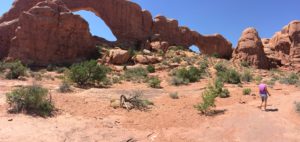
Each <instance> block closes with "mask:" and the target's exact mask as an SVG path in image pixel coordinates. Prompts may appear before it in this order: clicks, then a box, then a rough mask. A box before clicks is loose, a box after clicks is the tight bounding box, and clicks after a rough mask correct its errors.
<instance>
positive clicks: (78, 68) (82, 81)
mask: <svg viewBox="0 0 300 142" xmlns="http://www.w3.org/2000/svg"><path fill="white" fill-rule="evenodd" d="M108 72H109V69H108V68H107V67H106V66H103V65H98V64H97V61H95V60H91V61H85V62H82V63H78V64H73V65H72V66H71V68H70V71H69V74H68V76H69V78H70V79H71V80H72V81H73V82H75V83H76V84H77V85H79V86H83V85H87V84H95V83H101V82H103V81H105V79H106V75H107V73H108Z"/></svg>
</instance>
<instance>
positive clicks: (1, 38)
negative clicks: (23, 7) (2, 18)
mask: <svg viewBox="0 0 300 142" xmlns="http://www.w3.org/2000/svg"><path fill="white" fill-rule="evenodd" d="M17 26H18V19H16V20H13V21H10V22H4V23H2V24H0V33H1V34H0V59H3V58H5V57H7V55H8V52H9V48H10V45H11V39H12V38H13V37H14V36H15V30H16V28H17Z"/></svg>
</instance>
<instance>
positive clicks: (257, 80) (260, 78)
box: [254, 75, 263, 84]
mask: <svg viewBox="0 0 300 142" xmlns="http://www.w3.org/2000/svg"><path fill="white" fill-rule="evenodd" d="M254 80H255V82H256V84H259V83H261V81H262V80H263V78H262V77H261V76H260V75H258V76H255V78H254Z"/></svg>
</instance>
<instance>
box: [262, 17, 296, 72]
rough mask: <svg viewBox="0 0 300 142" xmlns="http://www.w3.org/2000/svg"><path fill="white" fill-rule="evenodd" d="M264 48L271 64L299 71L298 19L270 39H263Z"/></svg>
mask: <svg viewBox="0 0 300 142" xmlns="http://www.w3.org/2000/svg"><path fill="white" fill-rule="evenodd" d="M264 50H265V52H266V54H267V57H268V58H269V59H270V61H271V62H272V61H273V63H274V64H273V66H275V67H278V66H284V67H286V68H293V69H295V70H298V71H300V21H292V22H290V23H289V24H288V25H287V26H285V27H284V28H283V29H282V30H281V31H280V32H277V33H275V35H274V36H273V37H272V38H271V39H265V44H264Z"/></svg>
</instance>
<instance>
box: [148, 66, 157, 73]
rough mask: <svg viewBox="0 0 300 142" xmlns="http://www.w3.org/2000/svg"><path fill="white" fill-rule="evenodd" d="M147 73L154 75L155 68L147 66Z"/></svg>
mask: <svg viewBox="0 0 300 142" xmlns="http://www.w3.org/2000/svg"><path fill="white" fill-rule="evenodd" d="M147 71H148V72H149V73H154V72H155V67H154V66H153V65H148V66H147Z"/></svg>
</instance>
